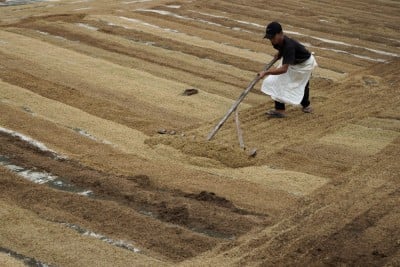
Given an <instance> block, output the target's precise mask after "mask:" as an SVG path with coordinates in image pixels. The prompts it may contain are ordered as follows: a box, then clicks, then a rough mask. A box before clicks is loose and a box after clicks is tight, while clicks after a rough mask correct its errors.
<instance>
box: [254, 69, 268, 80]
mask: <svg viewBox="0 0 400 267" xmlns="http://www.w3.org/2000/svg"><path fill="white" fill-rule="evenodd" d="M268 74H269V72H268V71H267V70H264V71H261V72H259V73H257V75H258V76H260V78H261V79H262V78H264V77H265V76H267V75H268Z"/></svg>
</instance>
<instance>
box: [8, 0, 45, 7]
mask: <svg viewBox="0 0 400 267" xmlns="http://www.w3.org/2000/svg"><path fill="white" fill-rule="evenodd" d="M38 2H46V0H6V1H5V2H0V7H2V6H18V5H27V4H33V3H38Z"/></svg>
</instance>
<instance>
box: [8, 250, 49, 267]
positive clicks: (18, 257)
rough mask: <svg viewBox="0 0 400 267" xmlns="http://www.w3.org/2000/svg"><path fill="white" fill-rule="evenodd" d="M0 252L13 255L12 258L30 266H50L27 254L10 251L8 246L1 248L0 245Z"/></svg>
mask: <svg viewBox="0 0 400 267" xmlns="http://www.w3.org/2000/svg"><path fill="white" fill-rule="evenodd" d="M0 253H4V254H7V255H9V256H10V257H13V258H14V259H16V260H18V261H21V262H23V263H24V264H25V265H26V266H32V267H51V266H52V265H48V264H45V263H42V262H40V261H38V260H36V259H34V258H30V257H27V256H24V255H22V254H19V253H17V252H15V251H12V250H10V249H8V248H2V247H0Z"/></svg>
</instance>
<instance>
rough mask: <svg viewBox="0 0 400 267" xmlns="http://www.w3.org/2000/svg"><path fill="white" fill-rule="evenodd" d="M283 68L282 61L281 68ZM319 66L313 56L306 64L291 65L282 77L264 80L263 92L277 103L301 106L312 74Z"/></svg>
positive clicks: (276, 76)
mask: <svg viewBox="0 0 400 267" xmlns="http://www.w3.org/2000/svg"><path fill="white" fill-rule="evenodd" d="M280 66H282V61H281V63H280V65H279V67H280ZM316 66H317V62H316V61H315V58H314V56H313V55H311V57H310V58H309V59H307V60H306V61H305V62H303V63H301V64H297V65H289V68H288V71H287V72H286V73H284V74H280V75H269V76H268V77H267V78H266V79H264V81H263V83H262V86H261V91H262V92H263V93H265V94H267V95H270V96H271V98H272V99H273V100H275V101H278V102H281V103H286V104H292V105H299V104H300V102H301V100H302V99H303V96H304V89H305V87H306V85H307V82H308V81H309V80H310V77H311V73H312V71H313V70H314V68H315V67H316Z"/></svg>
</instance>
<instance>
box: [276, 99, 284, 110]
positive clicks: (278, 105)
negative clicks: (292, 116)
mask: <svg viewBox="0 0 400 267" xmlns="http://www.w3.org/2000/svg"><path fill="white" fill-rule="evenodd" d="M275 110H276V111H285V103H281V102H278V101H275Z"/></svg>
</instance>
